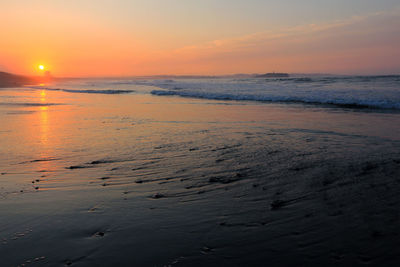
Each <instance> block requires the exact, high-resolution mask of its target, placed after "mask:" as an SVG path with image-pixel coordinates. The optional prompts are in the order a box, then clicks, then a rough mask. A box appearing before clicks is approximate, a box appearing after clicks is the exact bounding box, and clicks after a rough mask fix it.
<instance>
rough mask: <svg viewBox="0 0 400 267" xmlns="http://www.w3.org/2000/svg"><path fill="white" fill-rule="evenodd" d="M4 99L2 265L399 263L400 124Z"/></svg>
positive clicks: (238, 107) (39, 94) (194, 103)
mask: <svg viewBox="0 0 400 267" xmlns="http://www.w3.org/2000/svg"><path fill="white" fill-rule="evenodd" d="M0 102H1V103H2V105H0V118H1V122H2V126H1V128H0V173H1V175H0V215H1V221H0V229H1V231H0V256H1V257H0V260H1V262H0V265H2V266H3V265H4V266H18V265H20V266H22V265H23V264H25V266H88V265H90V266H92V265H93V266H323V265H329V266H337V265H344V266H349V265H351V266H357V265H374V266H376V265H380V266H395V265H397V264H398V263H399V262H400V256H399V255H400V249H399V248H400V246H399V245H400V236H399V234H400V230H399V228H398V226H399V219H400V217H399V215H400V209H399V206H400V199H399V197H398V192H399V190H400V184H399V183H400V127H399V125H400V114H398V113H391V112H378V111H374V110H355V109H339V108H329V107H320V106H312V105H308V106H304V105H297V104H290V105H287V104H282V105H280V104H266V103H250V102H240V103H239V102H234V101H209V100H196V99H189V98H179V97H173V96H169V97H159V96H151V95H141V94H129V95H107V97H105V96H103V95H96V94H90V95H89V94H70V93H67V92H58V91H41V90H28V91H22V90H20V91H15V90H13V91H11V90H2V91H0ZM32 103H34V104H35V105H32ZM16 104H18V105H16ZM36 104H37V105H36Z"/></svg>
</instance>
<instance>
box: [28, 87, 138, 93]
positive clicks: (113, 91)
mask: <svg viewBox="0 0 400 267" xmlns="http://www.w3.org/2000/svg"><path fill="white" fill-rule="evenodd" d="M29 88H31V89H40V90H48V91H62V92H66V93H84V94H107V95H112V94H129V93H133V92H135V90H113V89H106V90H98V89H64V88H52V87H42V86H32V87H29Z"/></svg>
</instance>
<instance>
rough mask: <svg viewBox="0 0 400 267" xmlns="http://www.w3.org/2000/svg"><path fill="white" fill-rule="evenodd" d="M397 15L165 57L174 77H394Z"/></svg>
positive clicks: (263, 35) (399, 67)
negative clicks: (389, 74)
mask: <svg viewBox="0 0 400 267" xmlns="http://www.w3.org/2000/svg"><path fill="white" fill-rule="evenodd" d="M398 47H400V12H399V10H393V11H392V12H380V13H374V14H369V15H366V16H355V17H351V18H349V19H347V20H342V21H334V22H331V23H326V24H318V25H317V24H311V25H300V26H296V27H292V28H287V29H280V30H276V31H268V32H259V33H253V34H249V35H245V36H241V37H239V38H232V39H221V40H213V41H211V42H207V43H203V44H199V45H193V46H186V47H182V48H180V49H176V50H174V51H172V52H169V53H167V54H165V55H164V57H165V59H167V60H171V62H173V64H174V65H173V66H174V67H172V68H171V70H172V69H173V71H178V72H179V71H181V72H182V71H183V72H191V71H192V72H196V71H195V69H199V70H200V71H201V72H203V73H227V72H249V71H254V72H260V71H272V70H275V71H291V72H341V73H346V72H351V73H366V72H396V71H397V72H399V71H400V63H399V60H398V59H399V58H400V52H399V49H398Z"/></svg>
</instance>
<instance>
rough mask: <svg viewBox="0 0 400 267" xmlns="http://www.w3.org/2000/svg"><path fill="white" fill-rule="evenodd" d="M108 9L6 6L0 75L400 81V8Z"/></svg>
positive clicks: (143, 5)
mask: <svg viewBox="0 0 400 267" xmlns="http://www.w3.org/2000/svg"><path fill="white" fill-rule="evenodd" d="M100 2H101V3H99V2H98V1H93V0H88V1H85V2H84V3H82V2H81V1H68V2H65V1H40V2H37V1H33V0H29V1H24V2H23V3H20V2H18V1H3V2H2V3H1V4H0V8H1V10H2V11H3V12H2V14H3V15H2V16H1V18H0V23H1V24H2V25H9V26H8V27H4V28H3V29H2V36H5V37H6V38H1V40H0V47H1V49H0V58H1V62H0V69H2V70H3V71H9V72H15V73H21V74H35V73H34V71H33V70H32V67H31V66H32V65H33V64H34V62H38V61H45V62H48V63H49V64H51V65H52V67H51V71H52V74H53V75H55V76H129V75H153V74H211V75H218V74H233V73H262V72H267V71H284V72H297V73H311V72H312V73H315V72H319V73H349V74H375V73H376V74H384V73H386V74H388V73H392V74H393V73H398V72H399V71H400V63H399V62H400V61H399V60H398V58H400V52H399V49H398V47H399V46H400V37H399V36H400V7H399V6H400V5H399V3H398V2H396V1H391V0H384V1H379V2H378V1H372V0H367V1H361V0H355V1H351V2H350V3H349V2H348V1H344V0H340V1H335V4H331V3H326V2H321V1H315V0H306V1H303V2H301V3H300V2H295V3H293V1H288V0H285V1H277V0H268V1H260V0H251V1H248V2H245V1H239V0H235V1H227V0H221V1H209V0H207V1H205V3H200V2H198V1H192V0H190V1H184V2H183V3H182V2H181V1H177V0H173V1H171V2H168V3H167V2H166V1H162V0H152V1H137V0H135V1H116V2H110V1H100ZM175 7H178V8H175ZM306 7H307V8H306ZM295 11H296V12H295ZM221 12H222V13H221ZM38 18H39V19H38ZM39 69H40V70H45V69H49V66H43V65H40V66H39Z"/></svg>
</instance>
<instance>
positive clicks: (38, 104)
mask: <svg viewBox="0 0 400 267" xmlns="http://www.w3.org/2000/svg"><path fill="white" fill-rule="evenodd" d="M58 105H65V104H63V103H21V102H3V103H0V106H23V107H46V106H58Z"/></svg>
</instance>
